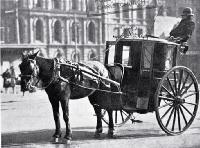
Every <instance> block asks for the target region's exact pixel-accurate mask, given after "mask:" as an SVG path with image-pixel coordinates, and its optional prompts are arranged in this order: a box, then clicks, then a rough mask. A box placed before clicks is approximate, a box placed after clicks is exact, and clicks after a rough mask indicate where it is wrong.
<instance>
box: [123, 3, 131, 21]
mask: <svg viewBox="0 0 200 148" xmlns="http://www.w3.org/2000/svg"><path fill="white" fill-rule="evenodd" d="M129 11H130V10H129V6H128V5H125V6H123V18H124V19H128V18H129Z"/></svg>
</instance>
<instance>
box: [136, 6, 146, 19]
mask: <svg viewBox="0 0 200 148" xmlns="http://www.w3.org/2000/svg"><path fill="white" fill-rule="evenodd" d="M141 8H142V6H140V5H139V6H138V9H139V10H137V18H138V21H139V22H141V23H142V21H143V11H144V10H143V9H141Z"/></svg>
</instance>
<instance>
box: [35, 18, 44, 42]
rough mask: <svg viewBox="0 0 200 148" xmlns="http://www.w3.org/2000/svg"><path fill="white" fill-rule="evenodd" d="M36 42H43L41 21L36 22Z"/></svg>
mask: <svg viewBox="0 0 200 148" xmlns="http://www.w3.org/2000/svg"><path fill="white" fill-rule="evenodd" d="M36 40H38V41H43V24H42V21H41V20H38V21H37V22H36Z"/></svg>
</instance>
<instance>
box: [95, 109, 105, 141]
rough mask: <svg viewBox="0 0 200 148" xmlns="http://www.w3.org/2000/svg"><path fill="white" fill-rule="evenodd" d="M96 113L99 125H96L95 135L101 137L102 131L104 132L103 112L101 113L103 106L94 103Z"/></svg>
mask: <svg viewBox="0 0 200 148" xmlns="http://www.w3.org/2000/svg"><path fill="white" fill-rule="evenodd" d="M93 108H94V111H95V114H96V116H97V125H96V131H95V135H94V136H95V137H96V138H98V137H100V133H102V132H103V128H102V114H101V108H100V107H99V106H97V105H93Z"/></svg>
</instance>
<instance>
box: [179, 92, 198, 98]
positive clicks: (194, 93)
mask: <svg viewBox="0 0 200 148" xmlns="http://www.w3.org/2000/svg"><path fill="white" fill-rule="evenodd" d="M196 94H197V92H193V93H191V94H188V95H187V96H184V98H182V99H186V98H188V97H190V96H193V95H196Z"/></svg>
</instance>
